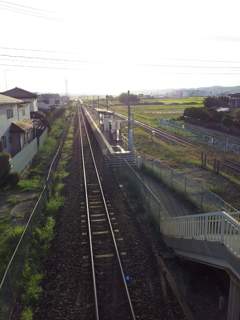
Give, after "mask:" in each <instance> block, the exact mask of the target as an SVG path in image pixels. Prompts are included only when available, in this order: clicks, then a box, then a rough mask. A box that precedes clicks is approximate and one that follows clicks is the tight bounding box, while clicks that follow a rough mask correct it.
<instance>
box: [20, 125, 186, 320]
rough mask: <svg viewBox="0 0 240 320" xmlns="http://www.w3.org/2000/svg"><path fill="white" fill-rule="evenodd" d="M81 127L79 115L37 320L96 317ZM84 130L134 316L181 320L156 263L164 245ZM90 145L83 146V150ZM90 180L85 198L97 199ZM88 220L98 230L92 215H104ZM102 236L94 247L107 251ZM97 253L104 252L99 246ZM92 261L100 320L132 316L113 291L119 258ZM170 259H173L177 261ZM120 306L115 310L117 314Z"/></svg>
mask: <svg viewBox="0 0 240 320" xmlns="http://www.w3.org/2000/svg"><path fill="white" fill-rule="evenodd" d="M87 127H88V125H87ZM88 129H90V128H88ZM79 132H80V130H79V122H78V120H77V121H75V133H74V141H73V156H72V158H71V159H70V163H69V171H70V174H69V176H68V177H67V178H66V180H65V187H64V190H63V192H64V195H65V197H66V203H65V205H64V206H63V207H62V208H61V209H60V210H59V211H58V212H57V213H56V214H55V219H56V227H55V232H56V236H55V238H54V239H53V241H52V245H51V248H50V250H49V253H48V256H47V258H46V259H45V261H44V270H43V274H44V278H43V283H42V287H43V292H42V295H41V298H40V300H39V302H38V304H37V306H36V310H35V313H34V318H33V319H34V320H46V319H51V320H57V319H58V320H63V319H64V320H75V319H81V320H95V319H96V315H95V314H96V312H95V307H94V294H93V280H92V279H93V278H92V271H91V263H90V262H91V261H90V253H89V251H90V249H89V240H88V236H87V234H86V233H87V232H88V231H87V229H88V227H87V224H86V220H87V218H86V210H85V209H86V197H85V193H84V182H83V180H82V177H83V169H82V166H81V165H80V163H79V162H80V161H79V160H81V157H82V155H81V151H80V143H79ZM89 136H90V141H91V144H92V149H93V152H94V155H95V159H96V165H97V168H98V171H99V178H100V181H101V184H102V189H103V192H104V194H105V199H106V204H107V208H108V211H109V214H110V217H111V221H112V223H113V228H114V229H115V230H118V231H117V245H118V248H119V252H120V253H122V254H120V258H121V262H122V266H123V270H125V276H126V277H127V278H126V281H127V285H128V290H129V294H130V297H131V300H132V305H133V310H134V313H135V316H136V319H138V320H146V319H148V320H160V319H166V320H168V319H171V320H173V319H174V320H175V319H178V320H183V319H186V317H185V315H184V312H183V311H182V308H181V307H180V304H179V302H178V299H177V298H176V296H175V294H174V293H173V291H172V289H171V286H170V285H169V282H168V280H167V276H166V271H165V270H164V268H163V267H162V264H160V263H159V260H161V259H162V258H163V257H164V256H165V255H167V254H168V249H167V248H166V246H165V244H164V242H163V241H162V239H161V237H160V235H159V233H158V232H157V230H156V229H155V227H154V226H153V225H152V223H151V221H150V220H149V219H148V217H147V215H146V213H145V212H144V211H143V209H142V208H141V207H137V208H136V210H134V211H133V210H132V209H131V208H130V207H129V206H128V204H127V201H126V198H125V197H124V195H123V193H122V191H121V188H120V187H119V185H118V184H117V182H116V180H115V178H114V176H113V172H112V171H111V170H110V169H109V168H106V167H105V166H104V159H103V156H102V152H101V150H100V149H99V147H98V144H97V142H96V140H95V138H94V135H93V134H92V133H91V132H90V131H89ZM87 149H88V148H87V147H85V148H84V151H87ZM87 166H88V164H87ZM87 184H88V185H89V186H88V187H90V190H89V192H88V193H89V196H90V198H92V199H93V198H94V199H95V195H97V196H99V191H95V186H91V184H94V183H92V182H91V181H87ZM92 187H94V188H93V189H92ZM94 201H95V202H99V201H100V200H99V199H95V200H94ZM90 207H91V209H93V210H94V212H93V211H92V212H91V215H94V214H99V209H98V208H97V207H98V203H97V204H95V205H93V208H92V204H90ZM95 211H97V212H95ZM100 214H102V212H100ZM92 219H93V220H95V221H92V223H94V224H96V227H99V228H102V222H101V221H96V220H101V219H102V217H101V216H99V217H97V216H95V217H94V216H92ZM92 231H94V232H99V231H102V229H97V230H96V229H95V228H94V230H92ZM103 231H105V227H104V230H103ZM105 235H106V234H103V235H100V234H99V235H98V234H96V235H93V239H92V240H93V242H94V243H93V245H94V246H95V244H96V245H97V249H94V250H98V245H101V244H102V243H101V242H102V241H104V244H105V246H106V248H104V252H106V250H110V249H111V250H112V246H113V245H111V244H110V240H108V239H106V241H105ZM102 236H103V237H102ZM99 237H102V239H100V238H99ZM99 242H100V243H99ZM100 249H101V250H103V248H99V250H100ZM95 254H96V255H102V254H106V253H103V252H102V251H101V252H100V253H99V252H98V253H97V252H95V253H94V255H95ZM94 260H95V268H96V269H95V271H96V272H95V273H97V279H96V283H97V289H96V290H97V294H98V298H99V301H98V305H99V316H100V319H104V320H105V319H111V320H112V319H122V320H126V319H132V314H131V310H130V307H126V300H127V299H126V294H125V293H122V291H121V293H119V292H118V289H120V288H122V284H121V283H122V279H121V277H120V275H117V273H115V272H117V271H116V267H115V266H116V265H117V262H116V264H115V263H113V257H111V256H110V257H105V258H103V257H102V258H101V257H95V258H94ZM103 262H104V263H103ZM172 262H173V263H174V264H175V263H176V262H175V260H174V259H173V261H172ZM108 264H109V265H110V266H111V271H108V274H106V273H105V271H106V270H107V269H105V268H108ZM113 276H114V277H115V278H114V279H113ZM99 294H100V297H99ZM116 297H118V301H117V302H118V303H116ZM117 310H118V314H117V315H116V314H115V315H114V313H116V312H117ZM125 311H126V312H125ZM14 319H20V318H17V317H16V318H14Z"/></svg>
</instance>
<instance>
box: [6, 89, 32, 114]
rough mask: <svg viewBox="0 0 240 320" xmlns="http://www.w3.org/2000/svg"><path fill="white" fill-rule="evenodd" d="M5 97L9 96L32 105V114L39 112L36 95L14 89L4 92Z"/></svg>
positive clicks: (30, 106)
mask: <svg viewBox="0 0 240 320" xmlns="http://www.w3.org/2000/svg"><path fill="white" fill-rule="evenodd" d="M2 94H3V95H5V96H9V97H12V98H16V99H20V100H22V101H24V102H25V103H30V104H29V108H30V113H31V112H36V111H38V104H37V97H38V95H37V94H36V93H33V92H30V91H27V90H24V89H21V88H18V87H15V88H13V89H10V90H7V91H4V92H2Z"/></svg>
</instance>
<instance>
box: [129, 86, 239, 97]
mask: <svg viewBox="0 0 240 320" xmlns="http://www.w3.org/2000/svg"><path fill="white" fill-rule="evenodd" d="M236 92H239V93H240V86H235V87H224V86H212V87H199V88H179V89H159V90H157V89H153V90H137V91H135V90H133V91H132V93H134V94H140V93H142V94H150V95H153V96H159V95H166V96H169V97H171V96H182V97H196V96H199V97H200V96H206V97H207V96H214V95H216V96H219V95H227V94H229V93H236Z"/></svg>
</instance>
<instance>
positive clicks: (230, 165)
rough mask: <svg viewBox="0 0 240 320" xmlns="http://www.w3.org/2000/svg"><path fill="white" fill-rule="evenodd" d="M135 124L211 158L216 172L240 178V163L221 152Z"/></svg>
mask: <svg viewBox="0 0 240 320" xmlns="http://www.w3.org/2000/svg"><path fill="white" fill-rule="evenodd" d="M115 115H116V116H118V117H121V118H124V119H127V116H125V115H123V114H121V113H118V112H115ZM134 124H136V125H138V126H140V127H141V128H143V129H144V130H146V131H147V132H150V133H151V132H152V131H153V130H154V132H155V137H157V138H162V139H167V140H168V141H171V142H172V143H174V144H177V145H180V146H183V147H187V148H192V149H195V150H196V151H198V152H199V153H201V154H202V155H203V154H205V155H209V157H210V158H211V159H212V160H213V161H214V162H215V165H214V167H215V168H216V170H219V168H220V169H222V171H224V172H226V173H230V174H235V175H237V176H238V177H240V163H237V162H233V161H231V160H229V159H227V158H226V157H224V156H222V155H221V154H220V153H221V152H212V151H209V150H207V149H206V148H203V147H199V146H197V145H195V144H193V143H190V142H188V141H186V140H184V139H181V138H179V137H176V135H174V134H171V133H168V132H166V131H165V130H162V129H159V128H155V127H152V126H150V125H148V124H146V123H143V122H141V121H138V120H134ZM202 162H203V164H204V159H202ZM217 167H218V168H217Z"/></svg>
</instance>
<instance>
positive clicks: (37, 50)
mask: <svg viewBox="0 0 240 320" xmlns="http://www.w3.org/2000/svg"><path fill="white" fill-rule="evenodd" d="M0 49H4V50H5V49H6V50H20V51H36V52H48V53H63V54H85V53H81V52H69V51H55V50H41V49H26V48H9V47H0ZM88 54H89V53H88Z"/></svg>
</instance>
